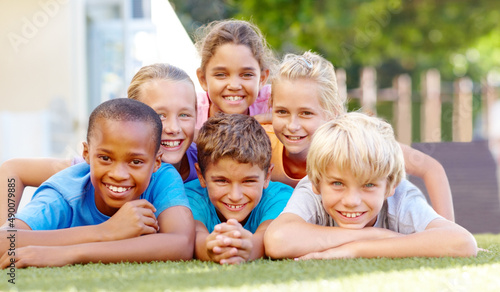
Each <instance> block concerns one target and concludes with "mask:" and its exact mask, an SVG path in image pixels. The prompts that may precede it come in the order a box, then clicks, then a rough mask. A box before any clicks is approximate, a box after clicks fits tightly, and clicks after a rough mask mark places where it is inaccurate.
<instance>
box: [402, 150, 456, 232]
mask: <svg viewBox="0 0 500 292" xmlns="http://www.w3.org/2000/svg"><path fill="white" fill-rule="evenodd" d="M400 146H401V149H402V150H403V155H404V159H405V167H406V172H407V173H408V174H411V175H414V176H417V177H420V178H421V179H422V180H423V181H424V183H425V187H426V188H427V192H428V193H429V198H430V200H431V205H432V207H433V208H434V210H436V212H437V213H438V214H439V215H441V216H443V217H444V218H446V219H448V220H450V221H452V222H454V221H455V214H454V211H453V199H452V195H451V189H450V183H449V182H448V177H447V176H446V172H445V170H444V168H443V166H442V165H441V163H439V161H437V160H436V159H434V158H432V157H431V156H429V155H427V154H425V153H422V152H420V151H418V150H416V149H413V148H411V147H410V146H408V145H404V144H401V143H400Z"/></svg>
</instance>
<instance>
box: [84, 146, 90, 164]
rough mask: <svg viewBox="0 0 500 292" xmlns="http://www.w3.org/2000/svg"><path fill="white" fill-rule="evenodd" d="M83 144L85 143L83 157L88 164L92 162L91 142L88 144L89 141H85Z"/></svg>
mask: <svg viewBox="0 0 500 292" xmlns="http://www.w3.org/2000/svg"><path fill="white" fill-rule="evenodd" d="M82 144H83V151H82V156H83V159H84V160H85V161H86V162H87V164H90V157H89V144H87V142H83V143H82Z"/></svg>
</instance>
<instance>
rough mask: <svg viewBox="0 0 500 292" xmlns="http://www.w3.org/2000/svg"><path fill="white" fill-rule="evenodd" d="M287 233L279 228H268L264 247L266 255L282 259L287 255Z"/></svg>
mask: <svg viewBox="0 0 500 292" xmlns="http://www.w3.org/2000/svg"><path fill="white" fill-rule="evenodd" d="M285 236H286V234H285V232H283V230H282V229H279V228H272V229H271V228H268V229H267V231H266V234H265V235H264V247H265V251H266V255H267V256H268V257H271V258H273V259H282V258H286V257H287V253H286V249H285V247H286V244H285V243H286V238H285Z"/></svg>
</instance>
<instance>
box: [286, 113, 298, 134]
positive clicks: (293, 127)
mask: <svg viewBox="0 0 500 292" xmlns="http://www.w3.org/2000/svg"><path fill="white" fill-rule="evenodd" d="M299 129H300V123H299V120H298V118H297V117H294V116H292V117H291V118H290V122H289V123H288V130H289V131H290V132H296V131H298V130H299Z"/></svg>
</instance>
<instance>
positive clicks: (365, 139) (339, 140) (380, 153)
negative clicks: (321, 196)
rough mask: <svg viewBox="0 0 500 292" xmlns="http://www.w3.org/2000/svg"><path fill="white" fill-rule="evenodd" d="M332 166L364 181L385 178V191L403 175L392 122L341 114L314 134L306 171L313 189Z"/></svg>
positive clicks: (359, 114) (353, 114)
mask: <svg viewBox="0 0 500 292" xmlns="http://www.w3.org/2000/svg"><path fill="white" fill-rule="evenodd" d="M331 167H336V168H337V169H338V171H340V172H344V171H351V173H352V174H353V175H354V176H355V177H357V178H359V179H360V180H362V181H363V182H369V181H370V180H372V179H380V178H387V192H389V191H390V190H391V189H392V188H393V187H394V186H396V185H398V184H399V182H400V181H401V180H402V179H403V177H404V176H405V167H404V158H403V151H402V150H401V147H400V146H399V144H398V142H397V141H396V139H395V138H394V131H393V129H392V127H391V125H390V124H389V123H387V122H385V121H384V120H382V119H380V118H376V117H370V116H367V115H365V114H362V113H357V112H351V113H346V114H343V115H340V116H339V117H337V118H336V119H333V120H331V121H329V122H327V123H326V124H324V125H322V126H321V127H319V128H318V130H316V132H315V133H314V135H313V140H312V142H311V147H310V148H309V152H308V154H307V168H306V171H307V175H308V176H309V179H310V180H311V182H312V183H313V185H314V186H315V187H316V188H318V186H319V181H320V179H321V177H322V175H324V174H325V173H326V172H327V170H328V169H329V168H331Z"/></svg>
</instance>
